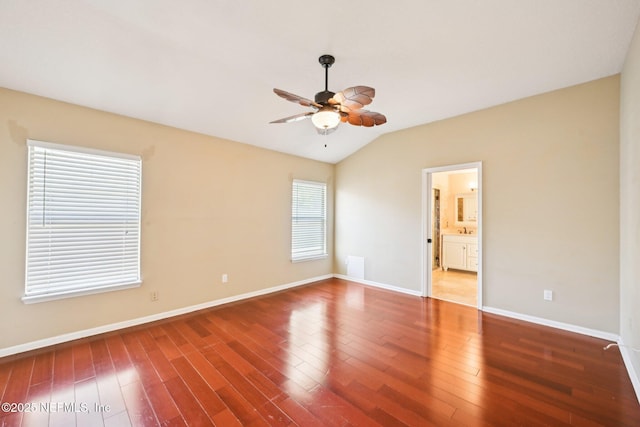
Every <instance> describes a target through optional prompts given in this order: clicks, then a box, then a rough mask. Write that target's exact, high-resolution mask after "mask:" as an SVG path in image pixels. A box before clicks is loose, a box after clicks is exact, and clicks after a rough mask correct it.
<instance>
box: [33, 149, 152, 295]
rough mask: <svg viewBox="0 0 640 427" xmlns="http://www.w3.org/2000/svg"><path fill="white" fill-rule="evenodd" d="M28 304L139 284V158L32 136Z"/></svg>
mask: <svg viewBox="0 0 640 427" xmlns="http://www.w3.org/2000/svg"><path fill="white" fill-rule="evenodd" d="M27 144H28V147H29V167H28V173H29V176H28V194H27V254H26V277H25V279H26V284H25V296H24V298H23V300H24V301H25V302H34V301H38V300H46V299H55V298H60V297H65V296H71V295H77V294H85V293H93V292H101V291H105V290H110V289H120V288H122V287H129V286H133V285H137V284H139V283H140V190H141V173H142V172H141V171H142V162H141V160H140V158H139V157H137V156H130V155H126V154H118V153H106V152H102V151H97V150H83V149H81V148H78V147H70V146H65V145H59V144H51V143H46V142H40V141H31V140H29V141H27Z"/></svg>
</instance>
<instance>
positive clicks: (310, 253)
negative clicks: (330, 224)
mask: <svg viewBox="0 0 640 427" xmlns="http://www.w3.org/2000/svg"><path fill="white" fill-rule="evenodd" d="M297 186H302V187H305V186H306V187H307V188H315V189H321V192H322V202H321V203H322V215H321V216H312V217H307V218H315V220H316V221H319V220H320V221H321V224H322V225H321V228H322V230H321V231H320V232H321V233H322V239H321V240H322V244H321V246H322V247H321V248H319V249H316V250H313V248H311V247H308V248H307V250H306V253H302V252H303V251H300V250H298V251H296V250H295V248H294V246H295V245H296V236H295V226H296V220H298V221H299V218H302V217H301V216H300V215H299V214H298V215H296V208H297V206H298V203H299V197H298V200H296V195H297V194H298V195H299V190H298V189H296V187H297ZM298 213H299V210H298ZM290 249H291V251H290V257H291V262H293V263H296V262H304V261H312V260H318V259H325V258H327V257H328V256H329V253H328V250H327V183H325V182H318V181H308V180H302V179H294V180H293V181H292V185H291V246H290Z"/></svg>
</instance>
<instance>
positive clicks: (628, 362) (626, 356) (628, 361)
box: [618, 338, 640, 403]
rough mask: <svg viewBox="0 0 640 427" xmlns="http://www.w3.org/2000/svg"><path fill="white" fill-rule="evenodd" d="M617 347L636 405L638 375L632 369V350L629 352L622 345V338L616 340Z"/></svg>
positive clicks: (638, 392) (638, 383)
mask: <svg viewBox="0 0 640 427" xmlns="http://www.w3.org/2000/svg"><path fill="white" fill-rule="evenodd" d="M618 347H619V348H620V354H621V355H622V360H623V361H624V365H625V366H626V367H627V372H628V373H629V378H630V379H631V384H632V385H633V389H634V390H635V392H636V397H637V398H638V403H640V376H639V375H638V372H637V371H636V369H635V368H634V367H633V362H632V359H633V357H634V355H633V350H631V349H630V348H629V347H628V346H626V345H625V344H624V342H623V341H622V338H620V339H619V340H618ZM636 357H637V356H636Z"/></svg>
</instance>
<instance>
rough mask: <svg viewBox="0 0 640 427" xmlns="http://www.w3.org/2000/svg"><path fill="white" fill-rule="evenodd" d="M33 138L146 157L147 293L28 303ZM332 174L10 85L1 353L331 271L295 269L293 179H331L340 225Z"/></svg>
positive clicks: (2, 133) (1, 108)
mask: <svg viewBox="0 0 640 427" xmlns="http://www.w3.org/2000/svg"><path fill="white" fill-rule="evenodd" d="M26 138H31V139H38V140H43V141H51V142H58V143H64V144H70V145H81V146H86V147H92V148H98V149H103V150H111V151H120V152H126V153H132V154H138V155H141V156H142V158H143V192H142V209H143V212H142V244H141V248H142V276H143V284H142V286H141V287H140V288H136V289H131V290H123V291H118V292H111V293H105V294H99V295H91V296H84V297H77V298H71V299H65V300H58V301H51V302H43V303H39V304H31V305H25V304H23V303H22V302H21V300H20V298H21V296H22V295H23V291H24V257H25V209H26V208H25V206H26V201H25V198H26V167H27V148H26V145H25V140H26ZM333 174H334V166H333V165H330V164H325V163H320V162H315V161H311V160H306V159H302V158H298V157H293V156H289V155H284V154H280V153H276V152H273V151H267V150H262V149H259V148H256V147H252V146H249V145H244V144H238V143H236V142H230V141H225V140H222V139H217V138H212V137H207V136H203V135H199V134H195V133H190V132H186V131H181V130H177V129H173V128H169V127H164V126H159V125H156V124H152V123H148V122H143V121H139V120H135V119H130V118H126V117H121V116H117V115H113V114H108V113H104V112H99V111H95V110H91V109H87V108H82V107H78V106H74V105H69V104H64V103H61V102H57V101H53V100H49V99H44V98H39V97H35V96H30V95H27V94H23V93H18V92H13V91H9V90H4V89H0V203H1V206H2V207H1V209H0V313H1V315H0V316H1V318H0V328H1V330H0V350H2V349H3V348H8V347H11V346H15V345H19V344H23V343H29V342H32V341H36V340H40V339H44V338H48V337H55V336H58V335H61V334H66V333H72V332H77V331H81V330H84V329H89V328H94V327H99V326H102V325H108V324H112V323H115V322H121V321H128V320H131V319H136V318H140V317H143V316H148V315H153V314H156V313H161V312H165V311H169V310H172V309H180V308H183V307H188V306H191V305H195V304H200V303H206V302H208V301H213V300H217V299H220V298H225V297H230V296H233V295H239V294H243V293H247V292H253V291H259V290H260V289H264V288H269V287H273V286H278V285H285V284H289V283H292V282H296V281H299V280H305V279H309V278H312V277H317V276H321V275H325V274H330V273H332V263H333V258H332V257H329V258H328V259H326V260H320V261H311V262H302V263H295V264H292V263H291V262H290V261H289V256H290V255H289V254H290V217H291V208H290V206H291V205H290V198H291V179H292V178H302V179H309V180H318V181H325V182H328V183H329V186H328V188H329V196H328V201H329V212H330V215H329V229H330V230H331V229H332V227H333V215H332V211H333V204H332V201H333V188H334V185H333ZM328 247H329V248H330V250H331V248H332V247H333V236H332V233H329V242H328ZM223 273H227V274H228V275H229V283H228V284H225V285H223V284H221V283H220V282H221V280H220V278H221V275H222V274H223ZM152 290H155V291H158V292H159V296H160V299H159V301H157V302H151V301H150V297H149V293H150V291H152Z"/></svg>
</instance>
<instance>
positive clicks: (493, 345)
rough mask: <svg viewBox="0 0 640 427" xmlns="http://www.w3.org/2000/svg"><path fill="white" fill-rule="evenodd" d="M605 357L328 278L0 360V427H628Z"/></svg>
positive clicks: (477, 316) (616, 361)
mask: <svg viewBox="0 0 640 427" xmlns="http://www.w3.org/2000/svg"><path fill="white" fill-rule="evenodd" d="M606 344H607V343H606V342H605V341H603V340H600V339H595V338H590V337H585V336H581V335H577V334H573V333H568V332H564V331H560V330H556V329H552V328H548V327H543V326H538V325H532V324H527V323H524V322H520V321H516V320H512V319H507V318H502V317H500V316H496V315H491V314H486V313H482V312H479V311H477V310H476V309H474V308H472V307H466V306H463V305H459V304H452V303H448V302H446V301H440V300H436V299H423V298H418V297H412V296H407V295H402V294H397V293H392V292H388V291H384V290H379V289H375V288H370V287H365V286H362V285H359V284H355V283H351V282H347V281H343V280H338V279H330V280H326V281H322V282H318V283H316V284H313V285H309V286H305V287H300V288H296V289H292V290H288V291H285V292H280V293H277V294H272V295H269V296H265V297H260V298H255V299H251V300H248V301H243V302H239V303H234V304H230V305H225V306H221V307H217V308H213V309H209V310H204V311H200V312H197V313H194V314H191V315H185V316H180V317H177V318H173V319H170V320H167V321H162V322H156V323H152V324H148V325H144V326H140V327H135V328H130V329H126V330H122V331H118V332H113V333H109V334H104V335H100V336H97V337H92V338H91V339H84V340H79V341H75V342H73V343H68V344H64V345H59V346H56V347H54V348H49V349H44V350H39V351H35V352H32V353H29V354H23V355H18V356H12V357H9V358H4V359H0V396H1V398H0V401H1V402H3V404H4V406H3V407H2V408H3V411H2V412H0V425H7V426H18V425H24V426H46V425H50V426H73V425H78V426H101V425H104V426H128V425H140V426H153V425H165V426H184V425H190V426H201V425H202V426H204V425H221V426H234V425H235V426H241V425H242V426H267V425H271V426H295V425H298V426H305V427H307V426H320V425H329V426H356V425H360V426H377V425H381V426H463V425H468V426H491V425H496V426H511V425H523V426H542V425H551V426H565V425H577V426H598V425H603V426H638V425H640V405H639V404H638V401H637V399H636V397H635V395H634V392H633V388H632V386H631V383H630V380H629V378H628V376H627V372H626V370H625V367H624V365H623V362H622V359H621V356H620V353H619V351H618V350H617V348H613V349H611V350H608V351H604V350H603V346H604V345H606ZM7 404H9V406H8V407H7V406H6V405H7ZM13 404H15V405H13ZM7 409H8V410H9V411H7ZM11 409H15V410H18V409H19V410H20V411H18V412H10V410H11Z"/></svg>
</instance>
